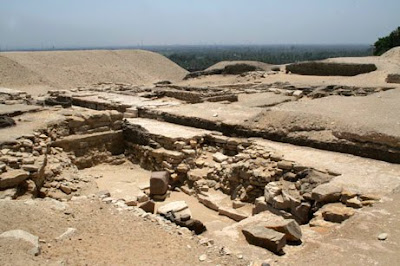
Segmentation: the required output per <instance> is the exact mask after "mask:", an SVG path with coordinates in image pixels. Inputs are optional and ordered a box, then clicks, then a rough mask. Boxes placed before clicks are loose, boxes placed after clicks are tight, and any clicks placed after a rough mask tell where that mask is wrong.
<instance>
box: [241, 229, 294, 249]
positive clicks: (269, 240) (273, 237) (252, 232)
mask: <svg viewBox="0 0 400 266" xmlns="http://www.w3.org/2000/svg"><path fill="white" fill-rule="evenodd" d="M242 232H243V234H244V236H245V237H246V240H247V242H249V243H250V244H252V245H255V246H259V247H262V248H266V249H268V250H270V251H272V252H274V253H279V252H281V251H282V249H283V247H284V246H285V245H286V237H285V234H282V233H279V232H277V231H275V230H272V229H268V228H265V227H264V226H257V225H251V226H247V227H245V228H243V229H242Z"/></svg>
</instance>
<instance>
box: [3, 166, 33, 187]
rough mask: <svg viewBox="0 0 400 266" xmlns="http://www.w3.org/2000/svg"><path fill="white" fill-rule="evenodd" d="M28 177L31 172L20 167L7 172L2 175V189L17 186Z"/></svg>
mask: <svg viewBox="0 0 400 266" xmlns="http://www.w3.org/2000/svg"><path fill="white" fill-rule="evenodd" d="M28 177H29V173H28V172H26V171H23V170H20V169H18V170H11V171H8V172H5V173H3V174H1V175H0V189H6V188H12V187H16V186H17V185H18V184H19V183H21V182H22V181H24V180H26V179H27V178H28Z"/></svg>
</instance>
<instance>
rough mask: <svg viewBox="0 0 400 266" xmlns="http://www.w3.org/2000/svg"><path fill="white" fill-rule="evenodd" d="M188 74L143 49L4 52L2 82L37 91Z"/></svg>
mask: <svg viewBox="0 0 400 266" xmlns="http://www.w3.org/2000/svg"><path fill="white" fill-rule="evenodd" d="M186 74H187V71H186V70H184V69H183V68H181V67H180V66H178V65H176V64H175V63H173V62H172V61H170V60H169V59H167V58H165V57H164V56H162V55H160V54H157V53H153V52H149V51H142V50H113V51H110V50H93V51H51V52H10V53H0V86H2V87H10V88H17V89H23V90H27V91H29V92H30V93H33V94H35V93H41V92H45V91H46V90H48V89H71V88H75V87H77V86H87V85H91V84H93V83H97V82H122V83H131V84H137V85H141V84H148V83H153V82H156V81H160V80H170V81H178V80H181V79H183V77H184V76H185V75H186Z"/></svg>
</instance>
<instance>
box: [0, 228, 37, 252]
mask: <svg viewBox="0 0 400 266" xmlns="http://www.w3.org/2000/svg"><path fill="white" fill-rule="evenodd" d="M0 238H14V239H18V240H23V241H26V242H28V243H30V244H32V246H33V247H32V249H31V250H30V253H31V254H32V255H35V256H37V255H39V253H40V246H39V237H38V236H35V235H32V234H31V233H28V232H26V231H24V230H19V229H18V230H11V231H6V232H4V233H2V234H1V235H0Z"/></svg>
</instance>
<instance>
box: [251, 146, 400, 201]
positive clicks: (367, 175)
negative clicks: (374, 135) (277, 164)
mask: <svg viewBox="0 0 400 266" xmlns="http://www.w3.org/2000/svg"><path fill="white" fill-rule="evenodd" d="M254 141H255V142H256V143H257V145H261V146H264V147H266V148H267V149H270V150H271V151H277V152H279V153H281V154H284V158H285V159H286V160H290V161H295V162H296V163H298V164H300V165H305V166H308V167H313V168H315V169H320V170H324V169H326V170H327V171H329V172H335V173H338V174H340V175H339V176H336V177H334V178H333V179H332V180H331V181H330V182H329V184H330V185H332V186H333V185H335V186H338V187H343V188H347V189H353V190H356V191H357V192H359V193H361V194H365V193H372V194H381V195H382V194H387V193H391V192H392V191H394V190H396V188H398V187H400V165H399V164H393V163H387V162H382V161H377V160H373V159H367V158H362V157H358V156H354V155H349V154H343V153H338V152H332V151H325V150H318V149H314V148H309V147H303V146H296V145H292V144H287V143H279V142H274V141H269V140H264V139H254ZM377 184H379V185H377Z"/></svg>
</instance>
